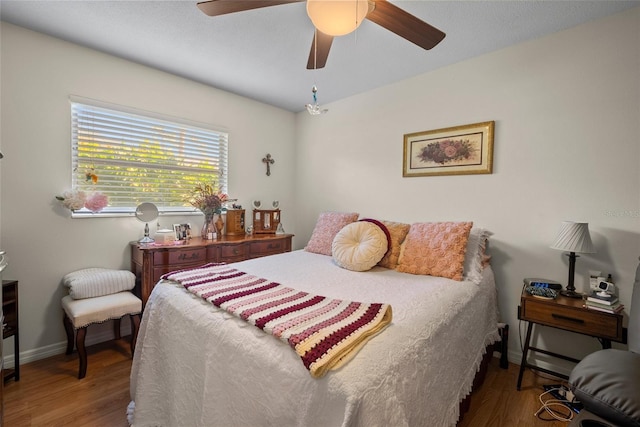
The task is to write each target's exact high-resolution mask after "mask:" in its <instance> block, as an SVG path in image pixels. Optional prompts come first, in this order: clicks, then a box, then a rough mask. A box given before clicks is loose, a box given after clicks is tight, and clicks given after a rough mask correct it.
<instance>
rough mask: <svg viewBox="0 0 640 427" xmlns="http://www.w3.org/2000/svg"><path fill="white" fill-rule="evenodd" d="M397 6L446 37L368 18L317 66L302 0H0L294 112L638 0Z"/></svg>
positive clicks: (56, 30) (36, 19) (10, 16)
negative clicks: (220, 5) (243, 2)
mask: <svg viewBox="0 0 640 427" xmlns="http://www.w3.org/2000/svg"><path fill="white" fill-rule="evenodd" d="M393 3H394V4H395V5H396V6H398V7H400V8H402V9H405V10H406V11H407V12H409V13H411V14H413V15H415V16H417V17H419V18H420V19H422V20H424V21H426V22H428V23H429V24H431V25H433V26H435V27H437V28H439V29H440V30H442V31H444V32H445V33H446V34H447V36H446V37H445V39H444V40H443V41H442V42H441V43H440V44H439V45H437V46H436V47H435V48H433V49H432V50H429V51H427V50H423V49H421V48H419V47H417V46H415V45H413V44H412V43H410V42H408V41H406V40H404V39H402V38H400V37H399V36H397V35H395V34H393V33H391V32H389V31H387V30H385V29H384V28H382V27H379V26H378V25H376V24H374V23H373V22H370V21H366V20H365V22H364V23H363V24H362V25H361V26H360V28H359V29H358V30H357V31H356V33H352V34H350V35H347V36H342V37H338V38H336V39H335V40H334V42H333V45H332V47H331V52H330V54H329V60H328V61H327V66H326V67H325V68H324V69H321V70H307V69H306V63H307V58H308V55H309V50H310V48H311V41H312V38H313V26H312V24H311V21H310V20H309V18H308V17H307V15H306V9H305V5H304V3H297V4H288V5H280V6H273V7H268V8H263V9H256V10H252V11H246V12H239V13H234V14H230V15H224V16H218V17H209V16H206V15H205V14H203V13H202V12H201V11H200V10H199V9H198V8H197V7H196V1H192V0H190V1H184V0H181V1H122V0H119V1H95V0H85V1H15V0H1V2H0V16H1V18H2V20H3V21H7V22H11V23H13V24H16V25H20V26H22V27H26V28H30V29H33V30H35V31H39V32H42V33H46V34H49V35H52V36H54V37H58V38H61V39H64V40H68V41H71V42H74V43H78V44H81V45H84V46H88V47H91V48H93V49H96V50H99V51H103V52H107V53H110V54H112V55H116V56H119V57H122V58H125V59H129V60H131V61H135V62H137V63H140V64H144V65H148V66H150V67H154V68H157V69H160V70H164V71H167V72H170V73H173V74H176V75H179V76H184V77H186V78H189V79H192V80H196V81H199V82H202V83H205V84H208V85H211V86H214V87H217V88H220V89H224V90H226V91H229V92H233V93H236V94H239V95H243V96H246V97H249V98H252V99H256V100H258V101H262V102H265V103H267V104H271V105H274V106H277V107H281V108H284V109H286V110H289V111H293V112H297V111H301V110H304V104H306V103H308V102H310V101H311V87H312V85H313V84H317V86H318V101H319V102H320V104H325V103H329V102H332V101H336V100H338V99H342V98H345V97H348V96H351V95H354V94H357V93H361V92H365V91H367V90H370V89H373V88H376V87H380V86H383V85H387V84H390V83H392V82H395V81H399V80H402V79H406V78H409V77H412V76H415V75H418V74H422V73H425V72H428V71H431V70H434V69H436V68H440V67H443V66H446V65H449V64H453V63H456V62H459V61H462V60H465V59H468V58H471V57H474V56H478V55H481V54H484V53H487V52H491V51H494V50H497V49H500V48H503V47H506V46H509V45H513V44H516V43H521V42H524V41H526V40H531V39H534V38H538V37H542V36H544V35H546V34H550V33H553V32H557V31H560V30H563V29H566V28H569V27H572V26H575V25H578V24H581V23H583V22H586V21H590V20H593V19H596V18H600V17H603V16H606V15H610V14H614V13H618V12H621V11H623V10H626V9H628V8H631V7H634V6H639V5H640V0H633V1H617V0H601V1H586V0H573V1H566V0H565V1H551V0H546V1H530V0H519V1H517V0H512V1H504V0H503V1H416V0H414V1H399V0H393ZM612 48H615V47H612Z"/></svg>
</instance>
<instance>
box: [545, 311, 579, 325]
mask: <svg viewBox="0 0 640 427" xmlns="http://www.w3.org/2000/svg"><path fill="white" fill-rule="evenodd" d="M551 317H554V318H556V319H560V320H568V321H569V322H574V323H584V320H582V319H576V318H575V317H569V316H563V315H562V314H555V313H551Z"/></svg>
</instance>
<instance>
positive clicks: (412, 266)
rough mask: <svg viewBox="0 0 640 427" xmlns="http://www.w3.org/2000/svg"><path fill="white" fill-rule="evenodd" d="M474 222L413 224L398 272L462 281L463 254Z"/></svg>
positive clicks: (406, 240) (405, 243) (401, 256)
mask: <svg viewBox="0 0 640 427" xmlns="http://www.w3.org/2000/svg"><path fill="white" fill-rule="evenodd" d="M472 226H473V222H423V223H415V224H411V228H410V229H409V233H408V234H407V237H406V239H405V242H404V251H403V252H402V254H401V255H400V260H399V262H398V268H397V270H398V271H401V272H404V273H411V274H424V275H430V276H438V277H446V278H449V279H453V280H458V281H460V280H462V271H463V267H464V254H465V252H466V249H467V240H468V239H469V232H470V231H471V227H472Z"/></svg>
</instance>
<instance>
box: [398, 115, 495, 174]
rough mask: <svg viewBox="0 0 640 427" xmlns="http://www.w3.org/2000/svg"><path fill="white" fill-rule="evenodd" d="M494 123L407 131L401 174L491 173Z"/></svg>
mask: <svg viewBox="0 0 640 427" xmlns="http://www.w3.org/2000/svg"><path fill="white" fill-rule="evenodd" d="M494 127H495V122H494V121H490V122H482V123H474V124H470V125H463V126H454V127H450V128H443V129H435V130H429V131H424V132H416V133H408V134H405V135H404V143H403V145H404V150H403V160H402V176H404V177H412V176H436V175H470V174H490V173H492V172H493V131H494Z"/></svg>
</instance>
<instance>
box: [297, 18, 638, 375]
mask: <svg viewBox="0 0 640 427" xmlns="http://www.w3.org/2000/svg"><path fill="white" fill-rule="evenodd" d="M639 42H640V8H635V9H633V10H631V11H627V12H625V13H624V14H620V15H615V16H612V17H609V18H605V19H602V20H599V21H595V22H591V23H587V24H584V25H581V26H579V27H575V28H573V29H570V30H568V31H564V32H561V33H557V34H554V35H551V36H548V37H545V38H542V39H539V40H535V41H532V42H528V43H525V44H521V45H518V46H515V47H510V48H507V49H503V50H500V51H497V52H494V53H491V54H487V55H483V56H481V57H478V58H475V59H472V60H468V61H464V62H461V63H458V64H455V65H453V66H449V67H447V68H443V69H440V70H437V71H434V72H431V73H427V74H424V75H421V76H418V77H416V78H412V79H409V80H406V81H402V82H399V83H396V84H393V85H390V86H387V87H384V88H380V89H378V90H373V91H369V92H366V93H364V94H361V95H358V96H354V97H351V98H349V99H345V100H342V101H340V102H335V103H332V104H328V105H325V107H328V108H329V112H328V114H326V115H323V116H314V117H311V116H309V115H307V114H306V113H300V114H298V116H297V154H296V165H297V169H296V173H295V176H296V181H297V186H296V212H297V215H296V218H297V220H298V223H297V225H296V229H297V230H298V236H297V243H298V245H301V244H303V242H306V241H307V240H308V238H309V236H310V235H311V231H312V229H313V225H314V223H315V220H316V217H317V215H318V213H319V212H321V211H323V210H340V211H354V212H359V213H360V214H361V215H363V216H368V217H374V218H379V219H388V220H396V221H404V222H408V223H410V222H419V221H444V220H453V221H458V220H473V221H474V222H475V224H476V225H477V226H480V227H485V228H488V229H490V230H491V231H493V232H494V233H495V235H494V237H493V239H492V241H491V244H490V252H491V254H492V256H493V268H494V270H495V273H496V277H497V282H498V289H499V303H500V311H501V315H502V319H503V321H505V322H507V323H509V324H510V326H511V331H512V332H511V341H510V343H509V344H510V345H509V348H510V359H511V361H513V362H517V363H519V362H520V357H521V351H520V347H519V342H518V341H519V340H518V326H519V325H518V320H517V317H516V310H517V306H518V304H519V299H520V293H521V289H522V279H523V278H524V277H532V276H534V277H536V276H538V277H539V276H542V277H546V278H551V279H556V280H558V281H560V282H562V283H565V284H566V281H567V271H568V261H567V257H566V256H563V254H562V253H561V252H559V251H556V250H553V249H550V248H549V245H550V244H551V243H552V241H553V239H554V237H555V235H556V233H557V231H558V228H559V225H560V222H561V221H562V220H583V221H587V222H589V224H590V230H591V235H592V238H593V241H594V243H595V246H596V248H597V250H598V253H597V254H592V255H584V256H581V257H580V258H578V261H577V266H576V287H577V288H578V290H583V289H585V286H588V270H589V269H594V270H601V271H603V272H604V273H611V274H612V275H613V278H614V280H615V281H616V282H617V283H618V284H619V287H620V294H621V299H622V301H623V302H624V303H626V304H627V305H628V304H629V303H630V298H631V285H632V283H633V274H634V273H635V268H636V266H637V262H638V256H639V255H640V191H639V189H640V186H639V184H640V166H639V165H640V140H639V139H638V138H639V135H640V78H639V76H640V43H639ZM490 120H495V122H496V126H495V146H494V150H495V151H494V172H493V174H491V175H460V176H441V177H417V178H416V177H412V178H403V177H402V144H403V135H404V134H406V133H412V132H418V131H424V130H430V129H438V128H444V127H450V126H456V125H464V124H470V123H476V122H483V121H490ZM536 335H537V334H536ZM539 339H540V340H541V346H543V347H544V346H548V347H550V348H552V349H555V350H559V351H562V352H566V353H569V354H573V355H574V356H577V357H582V356H584V354H586V353H587V352H590V351H593V350H595V349H597V348H598V342H597V341H596V340H594V339H591V338H587V337H582V336H578V335H575V334H569V333H566V332H563V331H557V330H551V329H547V330H544V332H543V333H542V334H540V337H539ZM569 342H570V343H571V344H570V345H568V344H567V343H569ZM554 362H555V361H554ZM561 369H562V367H561Z"/></svg>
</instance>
